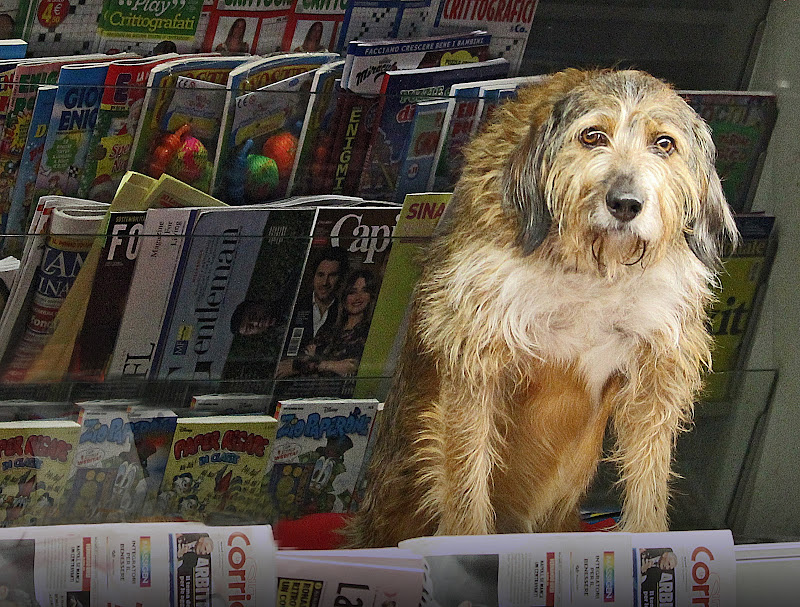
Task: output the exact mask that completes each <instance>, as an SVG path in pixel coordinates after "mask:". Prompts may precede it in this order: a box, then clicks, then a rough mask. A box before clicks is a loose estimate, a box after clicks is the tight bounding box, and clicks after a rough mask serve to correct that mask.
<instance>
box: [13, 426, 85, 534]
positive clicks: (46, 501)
mask: <svg viewBox="0 0 800 607" xmlns="http://www.w3.org/2000/svg"><path fill="white" fill-rule="evenodd" d="M79 429H80V426H79V425H78V424H76V423H75V422H74V421H69V420H58V421H19V422H2V423H0V517H1V518H2V520H0V527H18V526H29V525H46V524H53V523H56V522H59V521H60V516H59V515H60V513H61V511H62V510H63V508H64V506H65V504H64V494H65V492H66V489H67V476H68V473H69V470H70V466H71V464H72V458H73V455H74V453H75V447H76V445H77V442H78V431H79Z"/></svg>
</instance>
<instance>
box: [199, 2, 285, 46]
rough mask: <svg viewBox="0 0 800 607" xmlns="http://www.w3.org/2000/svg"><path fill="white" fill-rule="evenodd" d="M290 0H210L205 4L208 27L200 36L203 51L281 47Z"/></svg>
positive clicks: (204, 11)
mask: <svg viewBox="0 0 800 607" xmlns="http://www.w3.org/2000/svg"><path fill="white" fill-rule="evenodd" d="M291 10H292V8H291V0H281V1H279V2H258V3H250V2H248V3H243V2H228V1H226V0H211V1H210V2H208V4H207V6H206V7H205V8H204V10H203V13H204V18H205V19H206V23H207V25H206V29H205V32H204V35H203V38H202V39H201V40H199V42H200V48H201V50H203V51H207V52H208V51H216V52H218V53H222V54H223V55H241V54H250V53H252V54H253V55H266V54H268V53H274V52H275V51H279V50H281V41H282V40H283V36H284V32H285V30H286V24H287V23H288V21H289V14H290V12H291Z"/></svg>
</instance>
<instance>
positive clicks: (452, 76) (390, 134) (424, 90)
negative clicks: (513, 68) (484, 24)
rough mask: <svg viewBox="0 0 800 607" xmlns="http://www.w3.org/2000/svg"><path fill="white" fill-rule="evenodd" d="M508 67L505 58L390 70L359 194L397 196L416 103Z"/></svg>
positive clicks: (501, 73) (500, 73)
mask: <svg viewBox="0 0 800 607" xmlns="http://www.w3.org/2000/svg"><path fill="white" fill-rule="evenodd" d="M508 69H509V64H508V61H506V60H505V59H492V60H490V61H484V62H481V63H462V64H459V65H451V66H444V67H433V68H424V69H416V70H398V71H390V72H387V73H386V74H385V75H384V77H383V85H382V87H381V101H380V107H379V108H378V113H377V118H376V127H377V128H373V132H372V140H371V141H370V145H369V149H368V151H367V157H366V159H365V161H364V170H363V172H362V175H361V181H360V184H359V191H358V194H359V196H363V197H364V198H370V199H374V200H394V196H395V191H396V189H397V184H398V175H399V172H400V166H401V164H402V162H403V160H404V159H405V158H406V152H407V150H408V146H409V143H410V140H411V129H412V126H413V118H414V112H415V110H416V104H417V103H419V102H420V101H426V100H431V99H443V98H445V97H447V96H448V95H449V94H450V87H451V86H452V85H454V84H456V83H460V82H470V81H473V80H490V79H497V78H504V77H506V76H507V74H508Z"/></svg>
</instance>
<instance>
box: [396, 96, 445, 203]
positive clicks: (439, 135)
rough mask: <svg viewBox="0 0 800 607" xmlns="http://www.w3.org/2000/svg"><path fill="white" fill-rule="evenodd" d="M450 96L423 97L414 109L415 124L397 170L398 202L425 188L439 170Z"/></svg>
mask: <svg viewBox="0 0 800 607" xmlns="http://www.w3.org/2000/svg"><path fill="white" fill-rule="evenodd" d="M448 102H449V100H448V99H436V100H432V101H421V102H419V103H418V104H417V107H416V109H415V110H414V118H413V124H412V127H411V135H410V139H409V144H408V151H407V153H406V157H405V160H403V164H402V165H401V166H400V170H399V171H398V173H397V188H395V194H394V200H395V202H402V201H404V200H405V199H406V195H407V194H411V193H412V192H413V193H417V192H422V191H424V190H425V189H426V188H427V186H428V181H429V180H430V178H431V175H433V174H434V173H435V171H434V167H435V163H434V160H435V158H436V150H437V148H438V147H439V144H440V142H441V140H442V139H443V137H444V133H443V131H444V125H445V124H446V122H445V121H446V116H447V108H448V106H449V103H448Z"/></svg>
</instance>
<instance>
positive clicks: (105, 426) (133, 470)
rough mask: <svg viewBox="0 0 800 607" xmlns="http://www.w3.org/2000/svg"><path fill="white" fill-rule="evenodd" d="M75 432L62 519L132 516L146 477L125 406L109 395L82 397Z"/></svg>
mask: <svg viewBox="0 0 800 607" xmlns="http://www.w3.org/2000/svg"><path fill="white" fill-rule="evenodd" d="M78 423H79V424H80V438H79V440H78V445H77V446H76V448H75V456H74V459H73V463H72V468H71V470H70V474H69V481H68V490H67V503H66V505H65V507H64V510H63V512H62V515H63V521H64V522H65V523H71V522H81V523H105V522H121V521H135V520H136V519H137V518H138V517H139V515H140V513H141V511H142V506H143V505H144V499H145V495H146V488H147V483H146V481H145V479H144V473H143V471H142V465H141V463H140V461H139V454H138V452H137V450H136V444H135V442H134V439H133V433H132V432H131V427H130V424H129V419H128V413H127V410H126V407H124V406H121V404H119V403H115V402H114V401H110V402H108V403H106V402H103V401H95V402H93V403H84V404H83V406H82V407H81V412H80V415H79V416H78Z"/></svg>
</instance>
